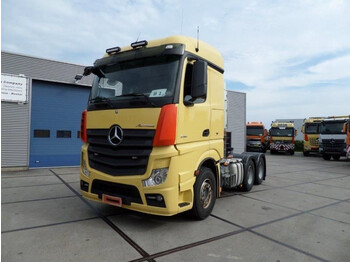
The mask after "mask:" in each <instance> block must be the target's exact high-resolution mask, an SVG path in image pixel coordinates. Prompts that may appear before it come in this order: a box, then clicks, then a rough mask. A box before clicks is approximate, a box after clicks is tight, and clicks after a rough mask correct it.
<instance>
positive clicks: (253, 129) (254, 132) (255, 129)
mask: <svg viewBox="0 0 350 262" xmlns="http://www.w3.org/2000/svg"><path fill="white" fill-rule="evenodd" d="M263 134H264V129H263V128H262V126H247V136H262V135H263Z"/></svg>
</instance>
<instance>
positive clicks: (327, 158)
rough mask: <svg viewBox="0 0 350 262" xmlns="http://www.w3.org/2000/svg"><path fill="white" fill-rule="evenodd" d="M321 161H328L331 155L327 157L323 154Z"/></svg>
mask: <svg viewBox="0 0 350 262" xmlns="http://www.w3.org/2000/svg"><path fill="white" fill-rule="evenodd" d="M322 157H323V159H324V160H330V159H331V155H327V154H323V156H322Z"/></svg>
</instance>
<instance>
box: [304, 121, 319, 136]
mask: <svg viewBox="0 0 350 262" xmlns="http://www.w3.org/2000/svg"><path fill="white" fill-rule="evenodd" d="M319 127H320V124H318V123H317V124H316V123H313V124H306V125H305V134H319V133H320V128H319Z"/></svg>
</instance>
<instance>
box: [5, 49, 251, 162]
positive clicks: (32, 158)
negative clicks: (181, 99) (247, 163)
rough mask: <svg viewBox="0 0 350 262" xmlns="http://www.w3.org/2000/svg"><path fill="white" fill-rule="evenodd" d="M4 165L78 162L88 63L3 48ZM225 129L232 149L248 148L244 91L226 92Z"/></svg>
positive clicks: (90, 77) (87, 84)
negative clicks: (15, 51) (19, 52)
mask: <svg viewBox="0 0 350 262" xmlns="http://www.w3.org/2000/svg"><path fill="white" fill-rule="evenodd" d="M1 66H2V72H1V93H2V96H1V118H2V121H1V135H2V139H1V167H2V168H5V169H27V168H40V167H54V166H55V167H57V166H77V165H79V163H80V147H81V145H82V142H81V140H80V134H79V131H80V119H81V112H82V111H83V110H84V109H85V108H86V107H87V100H88V96H89V93H90V88H91V84H92V79H93V77H92V75H90V76H88V77H84V78H81V75H82V73H83V70H84V67H85V66H83V65H75V64H70V63H65V62H58V61H53V60H48V59H43V58H38V57H32V56H28V55H22V54H15V53H10V52H1ZM227 113H228V114H227V115H228V119H227V120H228V122H227V130H226V131H228V132H230V133H231V143H232V147H233V148H234V152H237V153H240V152H243V151H244V149H245V132H246V130H245V122H246V94H245V93H239V92H234V91H228V92H227Z"/></svg>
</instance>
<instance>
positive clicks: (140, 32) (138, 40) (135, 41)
mask: <svg viewBox="0 0 350 262" xmlns="http://www.w3.org/2000/svg"><path fill="white" fill-rule="evenodd" d="M140 35H141V32H140V33H139V35H138V37H137V39H136V41H135V42H137V41H139V38H140Z"/></svg>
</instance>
